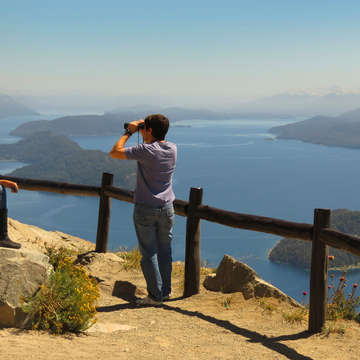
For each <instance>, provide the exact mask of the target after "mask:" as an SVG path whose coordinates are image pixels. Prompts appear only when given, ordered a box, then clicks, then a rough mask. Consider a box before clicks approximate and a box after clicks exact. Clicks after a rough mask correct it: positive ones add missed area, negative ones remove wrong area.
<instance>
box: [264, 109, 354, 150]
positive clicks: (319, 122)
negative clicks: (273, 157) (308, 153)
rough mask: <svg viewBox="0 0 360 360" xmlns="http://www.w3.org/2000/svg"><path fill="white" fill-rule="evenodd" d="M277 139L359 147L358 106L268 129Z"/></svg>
mask: <svg viewBox="0 0 360 360" xmlns="http://www.w3.org/2000/svg"><path fill="white" fill-rule="evenodd" d="M269 131H270V132H271V133H273V134H275V135H277V137H278V138H279V139H293V140H301V141H304V142H310V143H314V144H322V145H328V146H341V147H349V148H360V108H359V109H356V110H353V111H349V112H346V113H344V114H341V115H339V116H336V117H329V116H315V117H312V118H310V119H307V120H304V121H300V122H296V123H292V124H288V125H283V126H276V127H273V128H271V129H270V130H269Z"/></svg>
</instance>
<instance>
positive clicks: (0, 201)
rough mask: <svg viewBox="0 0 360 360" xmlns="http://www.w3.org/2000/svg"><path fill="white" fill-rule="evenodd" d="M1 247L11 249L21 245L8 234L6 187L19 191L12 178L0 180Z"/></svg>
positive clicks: (18, 247)
mask: <svg viewBox="0 0 360 360" xmlns="http://www.w3.org/2000/svg"><path fill="white" fill-rule="evenodd" d="M0 185H1V191H0V247H7V248H11V249H20V247H21V245H20V244H18V243H16V242H14V241H11V240H10V239H9V236H8V216H7V211H8V210H7V204H6V189H5V188H6V187H7V188H10V189H11V191H12V192H14V193H16V192H18V191H19V189H18V186H17V184H16V183H15V182H13V181H10V180H0Z"/></svg>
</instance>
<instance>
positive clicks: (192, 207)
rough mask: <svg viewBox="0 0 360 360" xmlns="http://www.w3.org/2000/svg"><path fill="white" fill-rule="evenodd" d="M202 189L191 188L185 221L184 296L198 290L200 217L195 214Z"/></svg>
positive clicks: (200, 199) (196, 292) (200, 200)
mask: <svg viewBox="0 0 360 360" xmlns="http://www.w3.org/2000/svg"><path fill="white" fill-rule="evenodd" d="M202 195H203V189H202V188H191V189H190V196H189V207H188V212H187V222H186V251H185V284H184V297H189V296H191V295H195V294H198V293H199V291H200V218H199V217H197V216H195V211H196V208H197V207H198V206H199V205H201V202H202Z"/></svg>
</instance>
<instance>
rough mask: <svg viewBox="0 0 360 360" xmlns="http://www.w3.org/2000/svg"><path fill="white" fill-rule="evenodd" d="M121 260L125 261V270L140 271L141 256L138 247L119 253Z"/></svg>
mask: <svg viewBox="0 0 360 360" xmlns="http://www.w3.org/2000/svg"><path fill="white" fill-rule="evenodd" d="M118 255H119V256H120V258H122V259H123V260H124V263H123V268H124V270H126V271H129V270H140V269H141V265H140V260H141V254H140V251H139V248H138V247H135V248H133V249H131V250H130V251H122V252H120V253H118Z"/></svg>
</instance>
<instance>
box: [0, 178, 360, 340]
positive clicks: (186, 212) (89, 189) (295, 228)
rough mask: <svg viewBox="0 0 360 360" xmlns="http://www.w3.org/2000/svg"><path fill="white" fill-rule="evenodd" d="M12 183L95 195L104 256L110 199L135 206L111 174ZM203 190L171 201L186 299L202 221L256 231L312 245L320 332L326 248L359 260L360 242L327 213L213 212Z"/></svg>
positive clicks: (196, 268) (192, 288)
mask: <svg viewBox="0 0 360 360" xmlns="http://www.w3.org/2000/svg"><path fill="white" fill-rule="evenodd" d="M0 179H7V180H12V181H15V182H16V183H17V184H18V186H19V187H20V188H21V189H24V190H31V191H46V192H54V193H60V194H66V195H76V196H97V197H99V198H100V201H99V216H98V227H97V237H96V251H97V252H106V251H107V244H108V233H109V224H110V214H111V198H114V199H117V200H121V201H126V202H130V203H133V202H134V201H133V195H134V192H133V191H129V190H124V189H120V188H117V187H114V186H113V175H112V174H107V173H104V174H103V176H102V184H101V187H98V186H87V185H78V184H68V183H60V182H54V181H46V180H35V179H22V178H16V177H8V176H1V175H0ZM202 193H203V191H202V189H201V188H191V189H190V194H189V201H184V200H178V199H176V200H175V201H174V208H175V213H176V214H177V215H180V216H184V217H186V218H187V223H186V250H185V286H184V296H185V297H187V296H191V295H194V294H197V293H198V292H199V289H200V221H201V219H202V220H207V221H211V222H215V223H218V224H221V225H225V226H231V227H234V228H239V229H245V230H252V231H258V232H263V233H268V234H274V235H279V236H283V237H289V238H294V239H300V240H305V241H311V242H312V259H311V273H310V309H309V326H308V330H309V332H311V333H317V332H320V331H321V330H322V328H323V326H324V324H325V315H326V302H327V272H328V256H327V254H328V245H330V246H332V247H334V248H337V249H341V250H346V251H348V252H350V253H352V254H355V255H358V256H360V238H358V237H356V236H352V235H348V234H344V233H342V232H339V231H336V230H333V229H330V228H329V226H330V210H329V209H315V211H314V223H313V224H304V223H297V222H291V221H285V220H280V219H274V218H269V217H263V216H255V215H249V214H240V213H236V212H231V211H226V210H222V209H217V208H214V207H211V206H206V205H203V204H202Z"/></svg>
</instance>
